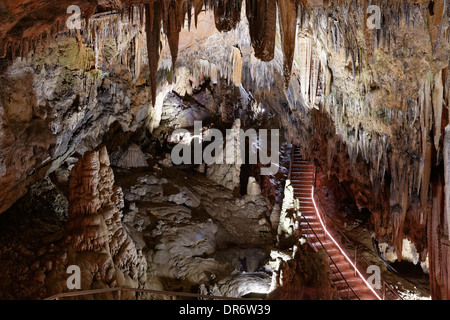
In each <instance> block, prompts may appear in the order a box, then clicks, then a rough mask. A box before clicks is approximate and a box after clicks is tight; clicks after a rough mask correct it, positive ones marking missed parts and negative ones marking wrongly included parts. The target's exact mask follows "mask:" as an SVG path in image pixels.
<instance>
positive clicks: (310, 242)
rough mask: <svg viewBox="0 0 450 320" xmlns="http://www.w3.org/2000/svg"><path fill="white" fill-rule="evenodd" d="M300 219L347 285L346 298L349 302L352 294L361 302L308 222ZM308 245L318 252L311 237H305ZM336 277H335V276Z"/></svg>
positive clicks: (336, 280) (335, 280)
mask: <svg viewBox="0 0 450 320" xmlns="http://www.w3.org/2000/svg"><path fill="white" fill-rule="evenodd" d="M301 217H302V218H303V219H304V220H305V222H306V223H307V224H308V229H309V230H311V231H312V234H314V236H315V238H316V239H317V241H318V242H319V243H320V246H321V247H322V248H323V250H325V252H326V253H327V255H328V259H329V260H330V262H331V263H332V264H333V265H334V266H335V268H336V270H337V271H338V272H339V274H340V275H341V278H342V280H344V281H345V284H346V285H347V286H346V288H347V298H348V299H349V300H350V295H351V294H353V295H354V296H355V297H356V298H357V299H358V300H361V299H360V297H359V296H358V294H357V293H356V292H355V291H354V290H353V288H352V286H351V285H350V284H349V283H348V282H347V279H345V277H344V275H343V274H342V272H341V270H340V269H339V267H338V266H337V264H336V263H335V262H334V260H333V258H332V257H331V255H330V254H329V253H328V250H327V249H326V248H325V246H324V245H323V243H322V241H321V240H320V238H319V236H318V235H317V234H316V232H315V231H314V229H313V228H312V227H311V225H310V224H309V222H308V219H306V217H305V216H303V215H301ZM307 234H309V233H307ZM307 239H308V242H309V244H310V245H311V246H312V247H313V248H314V250H315V251H318V248H317V245H315V244H314V241H311V240H310V239H311V237H307ZM336 276H337V275H336ZM332 280H333V279H332ZM338 281H340V280H339V279H334V281H333V282H334V283H336V282H338Z"/></svg>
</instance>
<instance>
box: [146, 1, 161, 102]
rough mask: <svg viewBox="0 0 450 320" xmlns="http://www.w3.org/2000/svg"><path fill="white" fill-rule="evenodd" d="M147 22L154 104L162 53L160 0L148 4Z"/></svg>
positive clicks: (148, 53)
mask: <svg viewBox="0 0 450 320" xmlns="http://www.w3.org/2000/svg"><path fill="white" fill-rule="evenodd" d="M145 13H146V18H145V20H146V24H145V31H146V34H147V55H148V65H149V69H150V85H151V91H152V105H153V107H154V106H155V104H156V89H157V85H158V84H157V79H156V78H157V77H156V76H157V73H158V64H159V59H160V55H161V50H160V47H161V43H160V42H161V39H160V38H161V14H162V11H161V5H160V3H159V1H155V2H153V3H151V4H147V5H146V8H145Z"/></svg>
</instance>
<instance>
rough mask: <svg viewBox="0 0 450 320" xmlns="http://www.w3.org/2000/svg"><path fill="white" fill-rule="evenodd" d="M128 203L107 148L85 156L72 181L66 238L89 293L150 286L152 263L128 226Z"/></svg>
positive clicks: (84, 286) (82, 284) (80, 161)
mask: <svg viewBox="0 0 450 320" xmlns="http://www.w3.org/2000/svg"><path fill="white" fill-rule="evenodd" d="M123 201H124V200H123V193H122V189H121V188H120V187H116V186H114V173H113V171H112V169H111V168H110V167H109V157H108V153H107V151H106V148H102V149H101V150H100V151H93V152H88V153H87V154H85V155H84V157H83V158H82V159H80V160H79V161H78V163H77V164H76V165H75V167H74V168H73V169H72V174H71V177H70V195H69V216H68V219H67V233H68V235H67V237H66V242H67V243H68V244H69V246H70V248H71V249H72V250H73V251H72V250H70V251H69V252H71V251H72V252H71V253H69V258H68V260H69V263H73V264H75V265H77V264H80V263H82V264H83V265H81V266H79V267H80V269H81V274H82V277H81V279H82V282H81V287H82V289H84V290H88V289H94V288H104V287H115V286H125V287H135V288H136V287H138V286H142V285H144V284H145V281H146V276H147V274H146V269H147V266H146V261H145V259H144V257H143V255H142V251H138V250H137V248H136V245H135V243H134V242H133V240H132V239H131V237H130V236H129V235H128V233H127V231H126V229H124V227H123V225H122V221H121V218H122V209H123V206H124V202H123Z"/></svg>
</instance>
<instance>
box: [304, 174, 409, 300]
mask: <svg viewBox="0 0 450 320" xmlns="http://www.w3.org/2000/svg"><path fill="white" fill-rule="evenodd" d="M313 187H314V194H315V195H317V199H318V200H319V205H320V208H321V209H322V212H323V215H322V216H323V217H324V218H328V219H329V220H330V221H331V223H332V224H333V225H334V227H335V228H336V230H337V232H338V233H339V234H340V235H341V236H342V237H343V238H344V239H345V240H346V241H347V243H348V245H349V246H350V247H351V248H352V249H354V252H355V272H356V264H357V259H358V247H357V246H355V245H354V244H353V242H352V241H351V240H350V239H349V238H348V237H347V236H346V235H345V234H344V233H343V232H342V230H341V229H340V228H339V226H338V225H337V224H336V222H335V221H334V220H333V218H331V217H330V216H329V215H328V213H327V211H326V210H325V207H324V206H323V204H322V200H321V199H320V194H319V193H318V192H317V189H316V167H315V166H314V183H313ZM324 221H325V219H324ZM359 257H361V258H362V259H363V260H364V262H365V263H366V264H367V266H369V265H370V262H369V261H367V259H366V258H365V257H364V256H363V255H359ZM381 282H382V284H383V291H382V292H381V293H382V296H383V300H384V299H385V293H386V289H388V290H389V291H391V292H392V293H393V294H394V295H395V296H396V297H397V298H398V299H400V300H403V298H402V297H401V296H400V295H399V294H398V292H396V291H395V290H394V288H392V287H391V286H390V285H389V284H388V283H387V282H386V281H384V280H383V279H381Z"/></svg>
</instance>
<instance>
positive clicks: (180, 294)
mask: <svg viewBox="0 0 450 320" xmlns="http://www.w3.org/2000/svg"><path fill="white" fill-rule="evenodd" d="M111 292H117V299H118V300H121V297H122V292H136V293H150V294H155V295H165V296H175V297H187V298H202V299H216V300H263V299H260V298H232V297H222V296H208V295H203V294H195V293H188V292H174V291H163V290H149V289H136V288H127V287H114V288H103V289H93V290H85V291H77V292H64V293H58V294H55V295H53V296H51V297H49V298H46V299H44V300H60V299H61V298H67V297H78V296H85V295H93V294H99V293H111Z"/></svg>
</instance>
